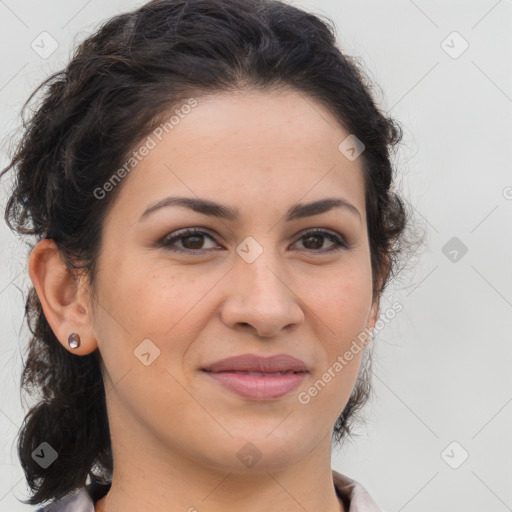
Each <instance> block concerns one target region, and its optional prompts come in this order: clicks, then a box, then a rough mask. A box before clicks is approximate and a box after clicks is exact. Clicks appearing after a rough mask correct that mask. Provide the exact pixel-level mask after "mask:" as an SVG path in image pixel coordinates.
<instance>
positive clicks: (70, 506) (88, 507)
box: [36, 487, 94, 512]
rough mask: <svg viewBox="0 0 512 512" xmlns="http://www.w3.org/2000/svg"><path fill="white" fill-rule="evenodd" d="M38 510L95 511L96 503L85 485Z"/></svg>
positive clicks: (45, 511)
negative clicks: (70, 494)
mask: <svg viewBox="0 0 512 512" xmlns="http://www.w3.org/2000/svg"><path fill="white" fill-rule="evenodd" d="M36 512H94V503H93V501H92V498H91V496H90V495H89V493H88V492H87V489H86V488H85V487H83V488H82V489H80V491H78V492H77V493H75V494H73V495H72V496H66V497H64V498H61V499H60V500H57V501H54V502H53V503H50V504H49V505H47V506H46V507H43V508H39V509H37V510H36Z"/></svg>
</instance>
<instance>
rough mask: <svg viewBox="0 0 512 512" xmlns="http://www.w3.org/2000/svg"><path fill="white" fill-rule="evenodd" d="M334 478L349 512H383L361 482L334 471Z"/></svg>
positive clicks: (338, 491) (335, 485)
mask: <svg viewBox="0 0 512 512" xmlns="http://www.w3.org/2000/svg"><path fill="white" fill-rule="evenodd" d="M332 478H333V481H334V487H335V488H336V491H337V493H338V495H339V496H340V498H342V499H343V502H344V503H345V504H346V509H347V512H383V510H382V509H381V508H380V507H379V506H378V505H377V503H375V501H374V500H373V498H372V497H371V495H370V494H369V492H368V491H367V490H366V489H365V488H364V487H363V486H362V485H361V484H360V483H359V482H357V481H356V480H353V479H352V478H349V477H348V476H345V475H342V474H341V473H338V472H337V471H334V470H332Z"/></svg>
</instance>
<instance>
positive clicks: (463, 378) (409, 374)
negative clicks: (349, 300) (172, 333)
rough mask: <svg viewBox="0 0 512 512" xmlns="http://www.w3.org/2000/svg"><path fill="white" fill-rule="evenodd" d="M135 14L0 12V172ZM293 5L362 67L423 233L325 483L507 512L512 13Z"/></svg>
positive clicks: (1, 501)
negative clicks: (16, 137) (47, 93)
mask: <svg viewBox="0 0 512 512" xmlns="http://www.w3.org/2000/svg"><path fill="white" fill-rule="evenodd" d="M141 3H142V2H134V1H126V0H125V1H121V0H101V1H100V0H89V1H84V0H68V1H63V0H51V1H45V2H39V1H35V0H30V1H28V0H26V1H22V2H16V1H15V0H5V1H3V0H0V53H1V66H0V102H1V109H2V110H1V112H2V116H1V120H0V130H1V132H0V137H1V139H2V142H3V145H2V154H1V161H0V164H1V165H2V167H3V166H5V165H6V163H7V157H6V151H7V150H8V149H9V139H7V138H6V136H7V135H9V134H11V133H12V130H14V129H16V128H17V127H19V124H20V118H19V111H20V108H21V105H22V103H23V101H24V100H25V99H26V98H27V97H28V95H29V94H30V92H31V91H32V90H33V89H34V88H35V86H36V85H37V84H38V83H39V82H40V81H41V80H42V79H43V78H44V77H46V76H48V75H49V74H50V73H51V72H53V71H56V70H59V69H61V68H62V67H64V66H65V64H66V63H67V61H68V59H69V57H70V54H71V50H72V48H73V46H74V45H75V44H76V43H77V42H80V41H81V40H83V39H84V38H85V37H86V36H87V35H89V34H90V33H91V32H92V31H93V30H94V29H95V28H96V27H97V26H98V25H99V23H100V22H102V21H104V20H105V19H107V18H108V17H110V16H112V15H114V14H117V13H120V12H123V11H127V10H130V9H132V8H134V7H136V6H138V5H141ZM293 3H294V4H296V5H298V6H302V7H304V8H306V9H307V10H310V11H313V12H317V13H322V14H325V15H327V16H329V17H331V18H332V19H333V20H334V22H335V24H336V27H337V30H338V40H339V43H340V45H341V47H342V48H343V49H344V50H345V51H346V52H347V53H348V54H349V55H355V56H358V57H360V58H362V59H363V61H364V63H365V66H366V69H367V70H368V73H369V75H370V77H371V78H372V79H373V80H375V82H376V83H377V84H378V87H377V88H376V94H377V100H378V101H379V102H380V103H381V105H382V107H383V108H384V109H385V110H386V111H387V112H390V113H391V114H392V115H394V116H395V117H397V118H398V120H399V121H400V122H401V123H402V126H403V128H404V131H405V136H404V141H403V144H402V148H401V151H400V153H399V155H398V158H397V159H396V165H397V166H398V169H399V172H400V179H399V184H400V186H401V189H402V190H403V192H404V193H405V195H406V197H407V198H408V200H409V202H410V204H411V206H412V207H413V208H414V211H415V212H416V216H417V222H418V224H419V226H420V227H421V228H422V229H424V230H425V232H426V239H425V246H424V247H423V249H422V251H421V252H420V253H418V256H417V257H416V260H414V261H413V263H414V265H412V264H411V265H410V268H409V269H408V270H407V271H406V272H404V273H403V274H402V276H401V278H400V280H398V281H397V282H396V283H395V284H394V286H391V287H390V288H389V290H388V293H387V295H386V297H385V299H384V301H383V306H382V310H383V311H384V310H385V309H386V308H387V307H388V306H386V304H391V303H392V302H393V301H399V302H400V303H401V304H402V305H403V310H402V311H401V312H400V313H399V314H398V315H397V316H396V318H395V319H394V320H393V321H391V322H389V323H388V324H387V325H386V327H385V329H384V330H382V331H381V332H380V333H379V334H378V336H377V337H376V339H375V341H374V343H375V352H374V365H373V367H374V375H375V376H374V387H375V395H374V397H373V399H372V401H371V402H370V403H369V404H368V406H367V407H366V409H365V417H366V425H364V426H361V427H360V428H359V430H358V434H359V437H358V438H356V439H355V440H354V441H353V442H352V443H349V445H348V446H346V447H345V448H344V449H342V450H341V451H336V452H334V453H333V461H332V464H333V467H334V468H335V469H337V470H338V471H340V472H342V473H344V474H346V475H348V476H350V477H351V478H354V479H356V480H358V481H359V482H361V483H362V484H363V485H364V486H365V487H366V489H367V490H368V491H369V492H370V493H371V494H372V496H373V497H374V499H375V500H376V502H377V503H378V504H379V505H380V506H381V507H382V508H383V509H384V510H385V511H386V512H392V511H393V512H395V511H396V512H400V511H404V512H409V511H411V512H412V511H417V512H427V511H428V512H431V511H432V510H436V511H440V512H448V511H449V512H453V511H465V512H473V511H474V512H476V511H481V510H486V511H488V512H490V511H496V512H501V511H505V510H512V486H511V484H510V482H512V439H511V438H512V429H511V420H512V404H511V402H512V377H511V371H510V368H511V366H512V350H511V349H510V332H511V329H510V327H511V318H512V315H511V312H512V311H511V308H512V286H511V285H512V275H511V272H510V261H512V258H511V256H512V254H511V253H512V244H511V238H512V230H511V229H510V227H511V222H510V221H511V217H512V174H511V172H510V167H509V166H510V162H511V151H512V150H511V147H512V144H511V142H512V141H511V124H512V122H511V120H512V117H511V113H512V83H511V81H512V58H511V57H512V55H511V50H512V30H511V26H510V25H511V24H510V20H511V14H512V4H511V1H510V0H500V1H495V0H489V1H483V0H482V1H472V2H467V1H456V2H449V3H447V2H441V1H435V2H427V1H419V0H417V1H416V2H413V1H412V0H401V1H400V0H393V1H387V2H378V1H376V0H374V1H359V2H356V1H339V0H322V1H321V0H310V1H308V2H306V1H298V0H296V1H294V2H293ZM454 31H455V32H457V33H458V35H457V34H453V32H454ZM42 32H48V33H49V34H51V36H52V38H53V39H54V40H55V41H56V42H57V44H58V48H57V49H56V50H55V51H54V52H53V53H52V54H51V55H50V56H48V57H47V56H46V55H42V56H41V55H40V54H38V53H37V52H36V51H35V50H34V49H33V48H32V47H31V44H32V42H33V41H35V43H34V45H36V44H39V47H40V48H41V47H42V43H41V42H40V41H41V37H47V36H40V34H41V33H42ZM45 41H46V42H45V49H46V51H48V50H49V49H51V46H50V42H49V41H50V40H49V39H47V40H45ZM443 41H444V43H443ZM465 42H467V44H468V45H469V46H468V48H467V49H466V50H465V51H464V52H462V53H461V51H462V50H463V49H464V46H465V44H466V43H465ZM41 51H42V49H40V50H39V52H40V53H41ZM459 54H460V55H459ZM8 186H9V181H8V180H5V179H4V180H3V181H2V188H0V197H1V205H2V212H3V208H4V207H5V202H6V199H7V192H8ZM453 237H456V239H455V240H452V238H453ZM450 240H451V241H450ZM0 244H1V246H0V247H1V266H0V346H1V351H0V368H1V376H0V378H1V381H0V387H1V389H2V395H1V401H0V511H1V512H3V511H22V510H31V509H32V507H27V506H24V505H22V504H21V503H19V502H18V501H17V498H20V499H23V498H26V497H27V496H28V495H27V487H26V484H25V481H24V476H23V472H22V470H21V468H20V466H19V462H18V459H17V456H16V449H15V437H16V434H17V430H18V428H19V426H20V424H21V421H22V419H23V416H24V411H23V408H22V404H21V403H20V396H19V377H20V373H21V358H22V351H23V349H24V347H25V343H26V342H27V340H28V330H27V328H26V326H25V324H24V321H23V311H24V300H23V296H22V292H23V293H25V291H26V289H27V287H28V284H29V282H30V279H29V277H28V273H27V271H26V258H27V248H26V246H24V245H23V244H21V243H20V242H19V241H18V240H17V238H16V237H15V236H14V235H13V234H12V233H11V232H10V231H9V230H8V228H7V226H6V225H5V224H4V223H3V222H2V223H0ZM446 244H448V245H446ZM464 247H466V248H467V252H466V253H465V254H463V252H464ZM454 251H456V252H454ZM507 261H508V262H509V264H508V265H507V264H506V262H507ZM465 457H467V459H466V460H464V458H465Z"/></svg>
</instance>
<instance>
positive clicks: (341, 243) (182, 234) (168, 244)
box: [160, 228, 348, 254]
mask: <svg viewBox="0 0 512 512" xmlns="http://www.w3.org/2000/svg"><path fill="white" fill-rule="evenodd" d="M198 235H200V236H202V235H204V236H206V237H208V238H210V239H212V240H213V241H215V240H214V239H213V237H212V236H211V235H209V234H208V233H206V232H204V231H200V230H198V229H195V228H186V229H183V230H180V231H178V232H176V234H175V235H174V236H172V237H169V235H167V236H166V237H164V238H163V239H162V240H161V242H160V243H161V245H163V246H164V247H165V248H166V249H168V250H170V251H176V252H182V253H189V254H204V253H205V252H209V251H211V250H212V249H179V248H176V247H172V244H173V243H174V242H176V241H178V240H181V239H182V238H188V237H189V236H198ZM312 235H321V236H323V237H324V238H327V239H328V240H330V241H331V242H333V243H334V244H335V245H334V246H333V247H331V248H329V249H327V250H314V249H304V250H306V251H308V252H310V251H312V252H315V253H320V254H322V253H324V254H325V253H330V252H336V251H339V250H341V249H348V244H347V243H346V242H345V240H344V239H343V238H341V237H339V236H337V235H335V234H334V233H331V232H330V231H326V230H324V229H319V228H316V229H312V230H310V231H306V232H305V233H303V234H302V235H301V237H300V238H299V240H301V239H303V238H306V237H307V236H312Z"/></svg>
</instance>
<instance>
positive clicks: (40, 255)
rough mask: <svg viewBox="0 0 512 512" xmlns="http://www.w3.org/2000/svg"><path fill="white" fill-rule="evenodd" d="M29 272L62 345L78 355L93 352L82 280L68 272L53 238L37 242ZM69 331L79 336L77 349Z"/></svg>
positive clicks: (51, 325) (49, 321) (87, 307)
mask: <svg viewBox="0 0 512 512" xmlns="http://www.w3.org/2000/svg"><path fill="white" fill-rule="evenodd" d="M28 272H29V275H30V279H31V280H32V283H33V285H34V287H35V289H36V291H37V295H38V297H39V300H40V302H41V306H42V308H43V311H44V314H45V316H46V319H47V321H48V323H49V324H50V327H51V328H52V331H53V332H54V334H55V336H56V337H57V338H58V340H59V341H60V343H61V344H62V346H63V347H64V348H66V349H67V350H69V351H70V352H71V353H73V354H77V355H86V354H89V353H91V352H93V351H94V350H95V349H96V348H97V342H96V339H95V337H94V335H93V331H92V311H91V307H90V302H89V290H88V288H87V286H86V285H85V284H84V280H83V279H79V278H77V277H75V276H73V275H72V274H71V273H70V272H69V270H68V269H67V267H66V265H65V263H64V260H63V258H62V257H61V254H60V252H59V249H58V247H57V245H56V244H55V242H54V241H53V240H52V239H43V240H40V241H39V242H38V243H37V244H36V246H35V247H34V248H33V249H32V252H31V253H30V258H29V264H28ZM72 332H76V333H78V334H79V335H80V346H79V347H78V348H76V349H72V348H70V346H69V345H68V336H69V335H70V334H71V333H72Z"/></svg>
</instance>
